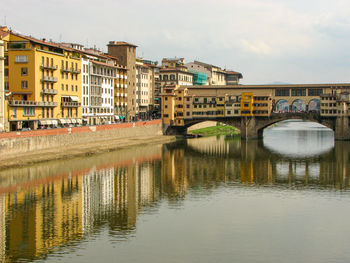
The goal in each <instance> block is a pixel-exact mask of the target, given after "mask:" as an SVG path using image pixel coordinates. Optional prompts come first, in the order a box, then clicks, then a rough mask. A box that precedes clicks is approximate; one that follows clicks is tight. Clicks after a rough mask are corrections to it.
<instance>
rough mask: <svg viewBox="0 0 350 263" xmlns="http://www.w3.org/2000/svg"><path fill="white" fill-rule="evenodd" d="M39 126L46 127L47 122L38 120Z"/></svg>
mask: <svg viewBox="0 0 350 263" xmlns="http://www.w3.org/2000/svg"><path fill="white" fill-rule="evenodd" d="M39 124H40V125H47V120H39Z"/></svg>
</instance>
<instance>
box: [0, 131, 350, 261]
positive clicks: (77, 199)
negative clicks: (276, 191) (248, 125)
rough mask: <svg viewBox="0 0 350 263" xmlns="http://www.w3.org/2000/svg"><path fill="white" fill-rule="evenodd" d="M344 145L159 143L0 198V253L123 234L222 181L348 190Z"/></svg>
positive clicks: (23, 253)
mask: <svg viewBox="0 0 350 263" xmlns="http://www.w3.org/2000/svg"><path fill="white" fill-rule="evenodd" d="M199 142H200V143H199ZM349 149H350V147H349V143H345V142H342V143H341V144H336V147H335V148H334V150H330V151H329V152H327V153H325V154H322V155H321V156H320V157H318V156H317V158H311V157H310V158H307V159H305V158H304V159H302V158H299V159H298V158H290V157H288V156H283V155H278V154H275V153H273V152H271V151H269V150H268V149H267V148H265V147H264V146H263V145H262V143H261V142H260V141H245V142H243V141H242V142H241V141H240V140H235V139H234V138H231V139H230V138H226V139H223V138H222V137H221V138H215V137H210V138H201V139H200V140H189V141H188V142H176V143H174V144H167V145H163V149H162V158H161V160H159V156H158V155H156V154H155V153H152V154H154V155H155V156H156V158H154V159H152V158H153V157H152V156H153V155H151V157H149V158H147V156H148V155H147V154H145V155H142V156H143V157H141V158H131V159H127V160H125V159H124V160H123V161H122V162H115V163H108V164H107V165H106V164H105V163H100V165H98V164H95V166H93V167H92V168H91V167H89V168H88V169H87V168H86V167H84V169H81V170H79V171H71V172H69V173H66V174H64V175H62V176H52V179H47V180H43V181H42V182H40V183H39V184H37V185H32V186H30V187H27V188H25V187H23V188H18V189H19V190H18V191H13V193H7V194H5V195H2V196H0V212H1V216H2V217H1V219H0V220H1V222H0V259H1V260H2V261H9V262H16V261H20V260H21V259H23V258H24V259H26V260H34V259H37V258H40V257H45V256H46V255H47V254H48V253H50V252H51V251H52V250H54V249H57V248H58V247H62V246H69V245H70V244H71V243H73V242H74V243H77V242H79V241H80V240H81V239H82V238H83V237H85V236H88V235H90V234H91V233H96V232H97V231H99V230H101V229H105V228H107V229H108V230H109V234H110V235H119V236H121V237H128V235H129V234H130V233H132V232H133V231H134V230H135V228H136V222H137V217H138V215H139V214H140V212H141V213H147V209H148V208H151V210H152V209H153V208H154V207H155V206H156V204H157V201H158V200H160V199H161V198H167V199H168V200H169V201H170V203H171V205H172V204H176V205H178V204H179V203H180V204H181V200H183V199H184V198H185V197H186V195H188V194H189V193H190V194H191V195H197V194H199V195H207V194H209V193H211V192H212V190H213V189H216V188H218V187H222V186H223V183H228V184H231V185H235V186H239V185H242V184H244V185H250V184H255V185H271V184H272V185H282V186H285V187H294V186H300V187H304V186H317V187H322V188H323V187H329V188H339V189H343V188H348V187H349V179H348V173H349V163H348V160H349V157H350V154H349ZM147 150H148V148H147ZM156 153H157V152H156ZM145 156H146V157H145ZM14 176H16V175H15V174H14ZM22 186H24V185H22ZM153 211H154V210H153ZM5 226H6V227H5Z"/></svg>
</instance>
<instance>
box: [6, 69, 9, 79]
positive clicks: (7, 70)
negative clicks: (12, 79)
mask: <svg viewBox="0 0 350 263" xmlns="http://www.w3.org/2000/svg"><path fill="white" fill-rule="evenodd" d="M8 75H9V69H8V68H5V77H8Z"/></svg>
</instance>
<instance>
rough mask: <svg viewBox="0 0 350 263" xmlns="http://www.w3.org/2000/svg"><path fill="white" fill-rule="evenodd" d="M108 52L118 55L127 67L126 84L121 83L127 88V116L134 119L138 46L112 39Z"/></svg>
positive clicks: (121, 62) (122, 63)
mask: <svg viewBox="0 0 350 263" xmlns="http://www.w3.org/2000/svg"><path fill="white" fill-rule="evenodd" d="M107 46H108V54H109V55H111V56H114V57H117V58H118V59H119V61H120V64H121V65H123V66H125V67H126V69H127V78H126V84H121V85H122V86H123V87H124V88H127V91H128V93H127V112H126V118H127V119H128V120H133V119H135V118H136V48H137V46H135V45H133V44H130V43H127V42H117V41H110V42H109V44H108V45H107Z"/></svg>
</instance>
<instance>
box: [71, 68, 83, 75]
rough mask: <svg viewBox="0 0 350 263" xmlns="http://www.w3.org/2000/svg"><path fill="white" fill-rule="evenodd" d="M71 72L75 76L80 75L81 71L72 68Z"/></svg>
mask: <svg viewBox="0 0 350 263" xmlns="http://www.w3.org/2000/svg"><path fill="white" fill-rule="evenodd" d="M70 72H71V73H73V74H80V72H81V70H80V69H75V68H70Z"/></svg>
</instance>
